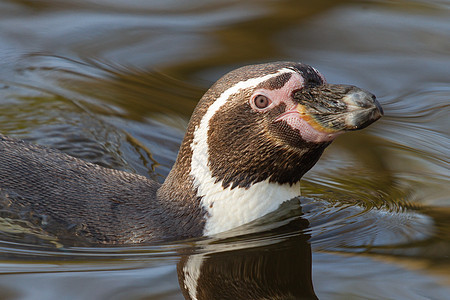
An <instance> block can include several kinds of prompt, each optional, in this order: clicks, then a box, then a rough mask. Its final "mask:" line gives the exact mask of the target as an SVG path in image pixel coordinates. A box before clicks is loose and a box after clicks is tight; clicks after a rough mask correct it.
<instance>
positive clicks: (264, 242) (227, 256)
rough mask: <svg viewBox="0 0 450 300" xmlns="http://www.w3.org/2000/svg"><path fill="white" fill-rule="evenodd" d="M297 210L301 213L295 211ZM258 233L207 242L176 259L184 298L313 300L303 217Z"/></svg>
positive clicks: (309, 248) (309, 260) (309, 255)
mask: <svg viewBox="0 0 450 300" xmlns="http://www.w3.org/2000/svg"><path fill="white" fill-rule="evenodd" d="M300 214H301V213H300ZM300 214H296V215H297V216H295V217H292V218H291V219H290V220H289V221H288V222H287V224H284V225H282V226H280V227H278V228H276V229H270V230H269V231H265V232H264V233H257V234H249V235H247V236H245V237H243V236H240V237H239V238H233V237H228V238H224V239H220V240H218V241H214V242H211V241H210V240H208V242H207V243H205V245H200V247H199V249H196V250H195V251H193V252H195V253H193V254H187V255H185V256H183V257H182V259H181V261H180V262H179V263H178V266H177V272H178V280H179V284H180V287H181V290H182V292H183V295H184V297H185V298H186V299H198V300H201V299H208V300H210V299H246V300H249V299H317V297H316V295H315V293H314V289H313V284H312V279H311V247H310V244H309V242H308V239H309V235H307V234H303V233H302V232H303V230H304V229H306V228H307V227H308V226H309V223H308V221H307V220H306V219H302V218H301V217H299V215H300Z"/></svg>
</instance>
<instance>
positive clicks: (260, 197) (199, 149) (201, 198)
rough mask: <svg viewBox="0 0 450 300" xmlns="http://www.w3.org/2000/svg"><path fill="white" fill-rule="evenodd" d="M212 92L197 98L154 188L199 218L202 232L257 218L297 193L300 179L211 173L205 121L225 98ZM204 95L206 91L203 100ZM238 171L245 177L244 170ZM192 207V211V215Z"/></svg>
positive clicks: (208, 232)
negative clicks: (229, 179) (248, 179)
mask: <svg viewBox="0 0 450 300" xmlns="http://www.w3.org/2000/svg"><path fill="white" fill-rule="evenodd" d="M213 96H214V97H218V98H217V100H216V101H214V102H212V101H201V102H200V103H199V105H198V106H197V108H196V111H194V114H193V117H192V119H191V122H190V123H189V126H188V129H187V131H186V136H185V138H184V140H183V143H182V145H181V147H180V152H179V153H178V157H177V160H176V162H175V165H174V167H173V168H172V170H171V172H170V173H169V176H168V177H167V179H166V181H165V182H164V184H163V185H162V187H161V188H160V190H159V191H158V195H159V197H164V199H163V200H165V201H169V202H171V203H174V204H173V205H175V206H177V207H178V209H182V210H185V212H184V214H183V216H184V217H185V218H191V219H192V220H195V223H196V224H199V223H201V224H202V226H203V229H202V233H201V234H203V235H213V234H216V233H219V232H223V231H226V230H229V229H231V228H234V227H237V226H240V225H243V224H245V223H248V222H251V221H253V220H256V219H258V218H260V217H262V216H264V215H266V214H268V213H270V212H272V211H274V210H276V209H277V208H278V207H279V205H280V204H281V203H283V202H285V201H287V200H290V199H292V198H295V197H297V196H299V195H300V183H299V181H297V182H293V183H292V182H290V183H283V184H280V183H277V182H276V181H273V180H270V179H271V178H270V177H269V178H266V179H265V180H260V181H258V182H254V183H251V184H249V185H245V186H243V185H239V184H238V183H237V184H224V182H223V181H222V180H219V179H218V178H217V177H215V176H213V174H212V171H211V169H210V163H211V162H210V155H209V153H210V152H209V151H210V149H209V146H208V130H209V121H210V120H211V118H212V116H213V115H214V114H215V113H216V112H217V111H218V110H219V109H220V107H221V104H223V103H224V102H225V100H226V99H222V98H221V96H223V94H222V95H213ZM208 97H209V93H207V94H205V96H204V98H206V99H203V100H208ZM227 97H228V96H227ZM211 98H212V97H211ZM221 100H223V101H221ZM211 102H212V104H211ZM241 175H242V178H244V179H245V174H241ZM192 210H195V211H196V214H197V216H192V215H191V214H192V212H191V211H192Z"/></svg>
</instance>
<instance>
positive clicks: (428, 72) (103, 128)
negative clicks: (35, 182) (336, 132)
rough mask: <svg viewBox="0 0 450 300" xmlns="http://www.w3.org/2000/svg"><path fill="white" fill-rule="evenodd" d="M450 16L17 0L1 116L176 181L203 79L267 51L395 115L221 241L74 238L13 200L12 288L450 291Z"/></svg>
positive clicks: (418, 294)
mask: <svg viewBox="0 0 450 300" xmlns="http://www.w3.org/2000/svg"><path fill="white" fill-rule="evenodd" d="M449 20H450V5H449V3H448V2H447V1H425V0H422V1H351V2H350V1H315V2H314V4H312V1H247V2H242V1H231V0H229V1H215V2H213V3H210V2H205V1H190V2H189V3H187V2H186V3H185V2H183V1H152V3H149V1H120V0H116V1H108V3H106V2H96V1H69V0H65V1H32V2H29V1H1V2H0V58H1V59H0V132H2V133H3V134H7V135H10V136H13V137H17V138H21V139H25V140H28V141H31V142H35V143H39V144H42V145H47V146H50V147H53V148H58V149H61V150H62V151H65V152H67V153H69V154H71V155H73V156H76V157H80V158H83V159H85V160H87V161H91V162H94V163H97V164H100V165H103V166H107V167H111V168H116V169H121V170H126V171H129V172H134V173H138V174H141V175H144V176H147V177H149V178H152V179H155V180H157V181H159V182H162V181H163V180H164V178H165V176H166V175H167V174H168V172H169V170H170V168H171V166H172V164H173V162H174V160H175V158H176V153H177V150H178V147H179V144H180V142H181V140H182V138H183V134H184V130H185V128H186V125H187V122H188V120H189V117H190V114H191V112H192V110H193V108H194V107H195V105H196V102H197V100H198V99H199V98H200V97H201V95H202V94H203V92H204V91H205V90H206V89H207V88H208V87H209V86H210V85H211V84H212V83H213V82H214V81H215V80H217V79H218V78H219V77H220V76H221V75H223V74H224V73H225V72H227V71H229V70H231V69H233V68H235V67H237V66H241V65H245V64H250V63H255V62H263V61H274V60H294V61H302V62H305V63H308V64H310V65H313V66H315V67H317V68H318V69H319V70H320V71H321V72H322V73H323V74H324V75H325V76H326V78H327V79H328V81H329V82H332V83H347V84H354V85H357V86H359V87H361V88H364V89H367V90H369V91H371V92H373V93H374V94H376V95H377V97H378V99H379V100H380V102H381V104H382V106H383V108H384V111H385V117H384V118H382V119H381V120H380V121H378V122H377V123H375V124H373V125H372V126H370V127H369V128H367V129H365V130H364V131H361V132H353V133H349V134H347V135H344V136H341V137H339V138H338V139H337V140H336V141H335V142H334V143H333V145H332V146H331V147H329V148H328V149H327V150H326V151H325V154H324V156H323V158H322V159H321V160H320V161H319V163H318V164H317V165H316V166H315V167H314V168H313V169H312V170H311V171H310V172H309V173H308V174H307V175H306V176H305V178H304V181H303V184H302V195H303V197H302V198H301V199H297V200H293V201H292V202H290V203H286V204H285V205H284V207H283V208H281V209H280V210H279V211H277V212H276V213H275V214H273V215H271V216H268V217H266V218H264V219H263V220H260V221H259V222H256V223H255V224H249V225H248V226H244V227H243V228H239V229H236V230H234V231H232V232H229V233H224V234H222V235H219V236H217V237H214V238H211V239H198V240H191V241H180V242H177V243H171V244H162V245H150V246H148V245H147V246H139V245H138V246H133V247H120V248H94V247H92V248H75V247H70V246H68V245H62V244H60V243H59V242H58V240H56V239H54V238H53V237H50V236H48V235H46V234H45V233H44V232H42V231H40V230H39V226H36V225H35V224H29V223H25V222H23V221H20V220H17V219H11V218H8V215H7V210H6V209H2V210H0V215H1V216H2V217H1V218H0V228H1V230H2V232H3V233H2V236H3V237H4V238H3V239H2V240H1V241H0V274H1V275H0V299H62V298H63V299H183V292H184V293H185V295H186V296H187V295H189V291H187V290H186V288H185V287H184V286H185V285H186V286H189V284H194V283H193V282H196V283H195V284H197V285H198V286H197V287H199V288H200V290H201V294H198V295H197V296H204V297H206V299H214V298H217V299H218V298H220V297H219V296H218V295H221V296H222V297H226V295H228V298H229V299H237V297H236V296H235V295H232V294H227V293H231V291H232V290H233V288H232V287H234V288H241V289H242V290H244V291H246V293H248V294H245V293H242V292H241V293H240V294H239V295H240V297H242V298H243V299H249V298H256V297H257V296H261V295H264V296H266V297H269V298H270V297H272V298H276V297H278V298H282V299H289V297H290V298H293V299H296V298H299V297H300V295H303V296H304V297H306V298H308V297H309V298H311V297H313V295H314V293H315V294H316V295H317V297H319V298H320V299H424V298H426V299H446V298H448V295H449V292H450V259H449V257H450V238H449V237H450V221H449V220H450V199H449V196H448V195H449V192H450V189H449V186H450V185H449V182H448V175H449V171H448V162H449V158H450V153H449V148H450V147H449V146H450V145H449V128H450V126H449V125H450V124H449V118H448V115H449V99H450V84H449V78H450V55H449V53H450V34H449V32H450V22H449ZM298 201H301V203H302V209H301V210H299V209H298V206H297V204H298ZM177 266H178V271H177ZM198 270H201V272H200V273H199V272H198ZM189 278H190V279H196V280H197V281H195V280H190V279H189ZM179 280H180V282H181V283H179ZM312 288H313V289H314V292H312ZM191 296H192V295H191Z"/></svg>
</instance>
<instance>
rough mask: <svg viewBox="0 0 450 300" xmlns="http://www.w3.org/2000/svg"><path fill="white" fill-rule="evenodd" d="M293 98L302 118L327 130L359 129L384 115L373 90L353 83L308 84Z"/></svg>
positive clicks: (327, 131) (331, 131)
mask: <svg viewBox="0 0 450 300" xmlns="http://www.w3.org/2000/svg"><path fill="white" fill-rule="evenodd" d="M293 98H294V100H295V101H296V102H297V103H298V105H297V111H298V112H299V114H300V116H301V118H302V119H304V120H305V121H306V122H308V123H309V124H310V125H311V126H312V127H313V128H314V129H316V130H318V131H321V132H326V133H337V132H340V131H348V130H359V129H362V128H365V127H367V126H369V125H370V124H372V123H373V122H375V121H376V120H378V119H379V118H381V116H382V115H383V109H382V108H381V105H380V103H379V102H378V101H377V100H376V98H375V96H374V95H373V94H371V93H369V92H367V91H364V90H362V89H360V88H358V87H355V86H350V85H340V84H324V85H320V86H314V87H305V88H303V89H301V90H299V91H296V92H294V94H293Z"/></svg>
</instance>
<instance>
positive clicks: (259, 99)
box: [253, 95, 271, 109]
mask: <svg viewBox="0 0 450 300" xmlns="http://www.w3.org/2000/svg"><path fill="white" fill-rule="evenodd" d="M253 102H254V103H255V106H256V107H257V108H259V109H263V108H266V107H267V106H269V105H270V103H271V101H270V100H269V98H267V97H266V96H264V95H258V96H256V97H255V98H254V99H253Z"/></svg>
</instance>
